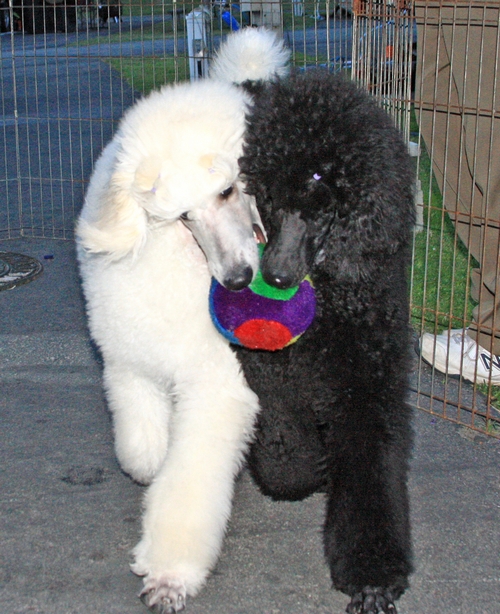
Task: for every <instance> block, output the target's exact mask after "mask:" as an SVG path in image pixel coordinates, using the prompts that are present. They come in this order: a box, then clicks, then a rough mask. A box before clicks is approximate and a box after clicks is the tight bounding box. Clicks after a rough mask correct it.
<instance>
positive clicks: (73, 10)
mask: <svg viewBox="0 0 500 614" xmlns="http://www.w3.org/2000/svg"><path fill="white" fill-rule="evenodd" d="M499 10H500V9H499V8H498V7H497V8H491V3H490V8H487V4H486V3H483V2H474V1H469V0H468V1H462V2H460V1H459V2H450V3H447V2H443V1H441V2H418V1H417V2H412V1H409V0H392V1H391V0H338V1H337V2H333V1H332V2H315V1H299V0H296V1H283V2H263V1H262V2H260V1H259V2H257V1H256V2H254V1H248V2H245V1H241V2H230V1H229V2H225V1H219V0H217V1H214V2H208V1H206V2H202V3H201V4H200V3H197V2H194V3H193V2H171V1H170V2H169V1H165V0H156V1H154V2H152V1H151V0H149V1H146V0H144V1H143V2H140V1H139V0H131V1H130V2H125V1H123V2H120V0H108V1H107V3H106V2H103V3H102V4H101V3H97V2H94V1H93V0H63V1H62V2H60V1H59V0H0V29H1V35H0V79H1V82H2V88H1V91H0V134H1V135H2V141H3V142H2V150H1V152H0V240H2V241H3V245H8V243H5V241H7V240H8V239H14V238H18V237H41V238H48V239H66V240H71V239H72V238H73V227H74V221H75V218H76V216H77V215H78V212H79V209H80V207H81V205H82V202H83V196H84V192H85V188H86V184H87V181H88V179H89V176H90V173H91V170H92V167H93V163H94V161H95V159H96V158H97V156H98V155H99V153H100V151H101V150H102V148H103V147H104V145H105V144H106V143H107V142H108V140H109V139H110V138H111V136H112V134H113V132H114V130H115V129H116V126H117V123H118V121H119V120H120V118H121V116H122V114H123V112H124V111H125V110H126V109H127V108H128V107H129V106H130V105H132V104H133V102H134V101H135V100H136V99H138V98H139V97H140V96H142V95H144V94H147V92H149V91H150V90H151V89H153V88H158V87H160V86H161V85H163V84H165V83H173V82H177V81H182V80H187V79H198V78H203V77H204V76H205V74H206V72H207V70H208V66H209V61H210V57H211V55H212V53H213V51H214V49H216V48H217V46H218V45H219V43H220V40H221V38H222V37H225V36H226V35H227V34H228V33H230V32H231V31H232V30H237V29H239V28H243V27H252V26H260V25H265V26H267V27H270V28H273V29H275V30H277V31H278V32H279V33H280V34H281V35H282V36H283V38H284V40H285V42H286V44H287V45H288V46H289V47H290V49H291V51H292V61H293V64H294V66H295V68H296V69H297V70H308V69H309V68H310V67H312V66H320V67H322V68H323V69H324V70H328V71H330V72H335V73H341V74H343V75H344V76H345V77H346V78H349V79H355V80H357V81H359V82H360V83H361V84H362V86H363V87H365V88H366V89H367V90H368V91H369V92H370V93H371V94H372V95H373V96H375V97H376V98H377V100H378V101H379V103H380V104H381V105H382V106H383V107H384V108H385V109H386V110H387V111H388V113H390V114H391V115H392V116H393V118H394V121H395V123H396V124H397V125H398V126H399V128H400V129H401V131H402V133H403V136H404V138H405V139H406V141H407V142H408V147H409V150H410V153H411V154H412V155H414V159H415V169H416V177H417V181H416V184H415V204H416V207H417V213H418V222H417V227H416V230H415V241H414V262H413V267H412V271H411V276H410V278H411V279H410V289H409V290H410V296H411V305H412V326H413V328H414V331H415V340H416V344H417V346H418V345H419V339H421V338H422V336H423V335H424V334H426V333H427V334H430V335H432V336H434V335H438V334H441V333H442V332H443V331H444V332H445V334H448V337H449V339H450V341H449V342H448V349H449V347H450V344H451V343H455V341H453V339H454V337H453V335H454V331H455V330H456V329H463V328H465V327H471V326H472V327H473V326H474V322H475V321H476V322H477V313H478V311H481V310H480V309H479V308H478V306H481V304H482V301H483V302H484V301H486V300H493V311H495V309H496V303H495V299H494V295H495V292H494V290H495V287H494V286H495V283H496V279H497V278H498V269H497V265H498V246H496V243H495V241H496V240H497V237H498V234H499V230H498V227H499V224H498V220H499V218H498V217H495V215H494V214H492V211H494V206H493V205H494V202H493V201H494V198H495V196H494V189H493V188H494V187H496V183H495V182H496V181H497V177H496V175H495V169H494V166H495V160H494V158H495V156H494V155H493V152H494V150H495V144H496V139H497V138H498V135H497V134H496V133H495V130H497V131H498V128H497V127H496V124H497V122H498V113H499V107H498V102H497V97H496V74H497V72H496V71H497V65H496V60H497V59H498V48H499V43H498V31H499V30H498V23H499ZM459 41H460V42H461V47H460V49H461V51H456V50H455V43H458V42H459ZM457 48H458V47H457ZM443 50H447V52H449V53H450V55H449V56H448V60H449V61H450V62H452V64H453V65H456V70H455V72H454V73H449V74H447V76H446V75H445V76H444V77H443V78H444V81H442V82H441V81H439V80H438V79H437V78H434V80H432V78H431V76H429V75H431V74H432V73H433V72H434V74H441V72H440V71H441V68H442V66H441V64H443V65H444V64H445V59H446V58H445V56H444V55H443V53H444V51H443ZM464 50H465V51H464ZM432 53H434V56H433V55H432ZM459 54H461V55H460V56H459ZM487 54H489V55H488V57H490V56H491V57H494V58H495V61H494V62H493V65H492V68H491V70H492V71H493V72H492V73H491V75H490V76H489V82H491V83H492V84H493V85H492V88H493V89H492V88H491V87H490V88H489V89H487V88H486V87H485V86H484V85H482V84H483V83H485V80H484V79H483V80H481V79H480V78H479V77H478V76H477V75H480V74H481V70H484V66H485V65H486V63H485V61H484V58H485V57H486V55H487ZM467 57H468V58H469V59H468V61H465V60H464V59H463V58H467ZM440 62H441V64H440ZM488 66H489V64H488ZM482 67H483V68H482ZM443 74H444V73H443ZM457 75H458V76H457ZM471 75H476V77H473V76H471ZM446 79H447V81H446ZM467 79H468V81H467ZM478 79H479V80H478ZM457 80H458V81H460V80H461V81H462V82H466V83H468V84H469V85H468V86H467V87H466V88H465V90H466V91H467V92H472V91H473V90H475V91H476V94H477V92H478V90H479V91H481V87H482V88H483V90H482V91H483V94H484V95H476V96H475V98H474V96H469V97H468V98H467V99H465V98H460V96H459V95H458V98H457V93H456V91H455V90H456V88H455V84H456V81H457ZM465 90H464V91H465ZM486 90H487V91H486ZM479 117H481V118H482V119H481V123H482V122H483V121H484V122H486V124H487V128H486V131H487V133H488V130H489V133H488V134H489V136H490V140H489V148H488V146H486V150H485V151H483V150H479V149H478V147H476V148H474V147H472V153H470V151H469V150H468V149H467V147H468V143H469V141H470V138H469V137H470V135H471V134H472V135H474V134H476V135H477V130H478V128H477V126H478V125H479V122H476V123H475V124H470V122H471V121H472V120H473V119H474V118H476V119H477V118H479ZM455 120H456V121H458V122H459V124H458V125H459V128H458V137H456V139H457V140H456V142H453V143H451V144H450V145H449V147H447V149H448V150H450V151H451V150H454V151H456V152H458V154H457V155H458V159H459V160H460V163H459V164H458V166H457V168H456V169H455V170H453V169H454V167H452V162H451V158H447V157H446V156H444V154H443V151H444V150H442V149H440V148H439V139H437V138H436V134H437V133H438V134H439V133H440V134H442V135H445V136H443V138H445V139H446V135H447V134H449V126H450V125H451V123H452V122H453V121H455ZM471 125H472V126H476V127H475V128H474V127H470V126H471ZM488 126H489V128H488ZM474 130H475V131H476V132H474ZM454 138H455V137H454ZM471 142H472V141H471ZM481 142H482V141H481ZM469 145H470V143H469ZM445 150H446V147H445ZM484 161H486V166H485V168H484V169H483V166H484V165H483V164H482V162H484ZM457 169H458V170H457ZM481 169H482V170H481ZM466 171H467V177H468V179H467V181H468V184H467V186H468V188H467V189H469V192H470V200H471V202H472V201H474V202H475V203H479V205H478V206H474V207H473V208H471V209H470V210H469V211H467V210H466V209H467V207H465V208H464V206H462V205H463V203H462V201H463V199H464V198H465V199H466V198H467V196H466V195H465V196H464V193H463V191H462V192H460V190H458V191H457V190H452V189H451V188H450V182H451V183H454V185H455V186H457V185H462V184H463V185H465V183H466V179H465V176H466V175H465V172H466ZM480 173H481V174H480ZM471 177H472V179H471ZM472 185H474V186H475V192H474V190H472V187H471V186H472ZM450 195H451V196H450ZM453 195H454V196H453ZM480 196H481V198H480ZM466 227H468V228H469V230H470V229H472V228H477V229H479V230H478V237H479V238H478V247H477V248H476V250H475V251H474V253H472V252H471V250H470V245H469V243H468V233H469V231H464V230H462V229H463V228H466ZM491 246H493V247H492V249H493V252H494V251H495V249H496V261H495V265H494V267H493V272H492V273H491V276H492V277H491V279H490V278H488V279H486V273H484V271H483V268H482V266H481V264H482V263H481V262H480V261H481V258H482V257H483V256H485V255H486V253H487V252H488V253H489V251H488V250H489V248H490V247H491ZM495 246H496V247H495ZM474 254H475V255H474ZM493 258H495V256H493ZM478 275H479V282H480V284H479V285H481V283H482V282H483V281H484V282H488V283H485V284H483V285H486V286H488V285H489V290H490V294H492V295H493V298H491V296H488V297H486V295H485V294H483V293H482V292H481V291H476V290H475V286H474V281H471V279H472V280H474V278H475V277H474V276H476V277H477V276H478ZM488 275H490V273H488ZM471 276H472V278H471ZM476 282H477V279H476ZM476 285H477V283H476ZM474 318H476V320H475V319H474ZM485 326H486V327H488V326H489V327H490V328H489V333H490V337H492V338H494V331H495V330H496V329H495V324H494V317H493V319H491V320H490V321H489V324H485ZM462 347H463V346H462ZM492 347H493V346H492ZM463 349H465V348H463ZM490 349H492V348H490ZM499 352H500V351H499ZM435 353H436V350H435V351H434V354H435ZM415 356H417V354H415ZM480 359H481V356H480V355H479V354H478V355H477V356H476V358H475V360H476V362H477V361H479V360H480ZM495 360H496V354H493V355H492V358H491V361H493V366H492V365H491V364H490V372H492V369H493V370H494V369H495V368H497V367H498V368H500V365H496V364H495ZM491 361H490V363H491ZM429 362H430V363H433V360H432V359H429V358H427V363H429ZM492 383H495V382H494V381H493V382H492V381H491V378H487V379H486V381H485V383H482V384H480V383H479V382H478V381H476V382H475V383H473V384H471V383H466V382H464V381H463V380H461V379H456V378H454V377H451V375H444V374H443V373H442V372H441V371H439V370H438V369H437V368H435V367H430V366H429V365H428V364H426V363H425V362H424V361H423V360H421V359H417V358H416V361H415V370H414V373H413V377H412V389H413V393H414V399H415V404H416V405H417V407H419V408H421V409H425V410H426V411H429V412H431V413H435V414H438V415H441V416H443V417H446V418H448V419H450V420H454V421H455V422H458V423H460V424H465V425H467V426H469V427H471V428H473V429H476V430H480V431H482V432H486V433H489V434H491V435H493V436H498V435H499V434H500V431H499V429H498V424H499V422H498V419H499V416H500V414H499V413H498V411H497V410H496V403H497V401H496V396H497V387H496V386H493V385H492Z"/></svg>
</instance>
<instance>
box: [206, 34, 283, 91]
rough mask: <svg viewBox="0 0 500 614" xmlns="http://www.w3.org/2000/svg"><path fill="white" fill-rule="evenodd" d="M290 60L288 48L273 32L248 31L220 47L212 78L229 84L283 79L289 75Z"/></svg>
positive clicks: (229, 37)
mask: <svg viewBox="0 0 500 614" xmlns="http://www.w3.org/2000/svg"><path fill="white" fill-rule="evenodd" d="M289 57H290V51H289V49H287V48H286V47H285V44H284V43H283V41H282V40H281V39H280V38H278V36H277V35H276V34H275V33H274V32H272V31H270V30H266V29H265V28H245V29H243V30H239V31H238V32H235V33H234V34H231V35H229V36H228V37H227V39H226V41H225V42H224V43H223V44H222V45H221V46H220V48H219V51H218V52H217V54H216V56H215V58H214V60H213V62H212V66H211V69H210V76H211V77H212V78H213V79H218V80H219V81H227V82H230V83H242V82H243V81H247V80H248V79H250V80H252V81H257V80H260V79H263V80H268V79H270V78H272V77H273V76H275V75H276V76H280V77H281V76H284V75H286V74H287V73H288V66H287V64H288V60H289Z"/></svg>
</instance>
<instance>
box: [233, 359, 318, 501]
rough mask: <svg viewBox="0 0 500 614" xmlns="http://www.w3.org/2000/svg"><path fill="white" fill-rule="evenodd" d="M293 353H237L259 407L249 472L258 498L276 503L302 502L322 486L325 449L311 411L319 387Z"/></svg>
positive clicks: (302, 361) (251, 447) (250, 454)
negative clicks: (276, 354) (294, 357)
mask: <svg viewBox="0 0 500 614" xmlns="http://www.w3.org/2000/svg"><path fill="white" fill-rule="evenodd" d="M294 352H295V348H286V349H284V350H281V352H280V353H279V354H278V356H274V355H273V354H271V353H269V352H267V353H259V352H253V351H252V350H245V349H238V357H239V359H240V361H241V363H242V365H243V368H244V371H245V376H246V378H247V381H248V384H249V385H250V387H251V388H252V390H253V391H254V392H256V393H257V395H258V396H259V399H260V403H261V411H260V414H259V416H258V420H257V424H256V428H255V439H254V441H253V443H252V444H251V446H250V450H249V453H248V457H247V461H248V467H249V469H250V473H251V474H252V477H253V479H254V481H255V482H256V484H257V485H258V486H259V488H260V490H261V491H262V493H263V494H265V495H267V496H269V497H272V498H273V499H275V500H288V501H296V500H300V499H304V498H305V497H307V496H309V495H311V494H312V493H314V492H317V491H318V490H321V489H322V488H323V487H324V485H325V473H324V460H325V448H324V446H323V442H322V440H321V437H320V434H319V431H318V428H317V425H316V419H315V414H314V410H313V405H314V399H315V398H317V396H318V395H319V393H318V386H320V385H321V384H320V382H318V381H316V380H315V378H314V374H313V373H312V372H310V369H309V368H307V367H306V365H307V362H306V361H307V357H303V358H302V359H301V360H297V361H295V360H292V357H293V356H294ZM304 373H306V377H307V385H305V383H304V379H303V378H304Z"/></svg>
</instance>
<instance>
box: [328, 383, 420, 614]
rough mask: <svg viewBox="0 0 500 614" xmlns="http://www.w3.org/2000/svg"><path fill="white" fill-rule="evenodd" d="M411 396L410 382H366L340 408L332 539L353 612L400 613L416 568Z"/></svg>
mask: <svg viewBox="0 0 500 614" xmlns="http://www.w3.org/2000/svg"><path fill="white" fill-rule="evenodd" d="M387 388H388V389H387ZM398 388H399V389H398ZM403 396H404V387H403V386H401V387H394V389H392V390H391V384H389V385H387V384H386V388H385V389H384V388H383V386H382V385H381V386H380V388H379V390H378V391H377V385H376V384H375V383H373V382H372V383H371V385H370V384H368V383H367V382H365V386H363V387H359V388H357V389H353V388H352V387H351V388H350V389H346V390H344V391H343V393H342V395H341V396H340V397H339V398H337V403H336V408H335V409H333V410H332V411H333V412H334V414H335V415H334V416H333V420H332V428H331V431H330V434H329V436H328V442H327V448H328V465H329V467H328V475H329V483H328V487H327V512H326V520H325V526H324V546H325V554H326V558H327V561H328V564H329V566H330V573H331V577H332V580H333V584H334V587H335V588H337V589H338V590H341V591H343V592H345V593H347V594H348V595H349V596H350V597H351V602H350V604H349V606H348V608H347V612H348V613H349V614H380V613H383V614H395V612H396V608H395V606H394V602H395V601H396V600H397V599H398V598H399V597H400V596H401V595H402V593H403V592H404V590H405V589H406V588H407V586H408V575H409V574H410V572H411V570H412V564H411V539H410V526H409V505H408V493H407V473H408V461H409V454H410V445H411V426H410V423H411V420H410V416H411V410H410V408H409V407H408V406H407V405H406V404H405V403H404V401H403V400H402V399H403Z"/></svg>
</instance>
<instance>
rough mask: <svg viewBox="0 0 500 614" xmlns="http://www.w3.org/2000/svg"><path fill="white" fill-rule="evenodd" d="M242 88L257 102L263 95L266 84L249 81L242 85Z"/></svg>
mask: <svg viewBox="0 0 500 614" xmlns="http://www.w3.org/2000/svg"><path fill="white" fill-rule="evenodd" d="M240 86H241V87H242V88H243V89H244V90H245V92H247V93H248V94H250V96H252V98H253V99H254V100H257V99H258V98H259V97H260V96H261V95H262V92H263V91H264V89H265V87H266V82H265V81H262V80H259V81H251V80H250V79H248V80H247V81H243V83H240Z"/></svg>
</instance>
